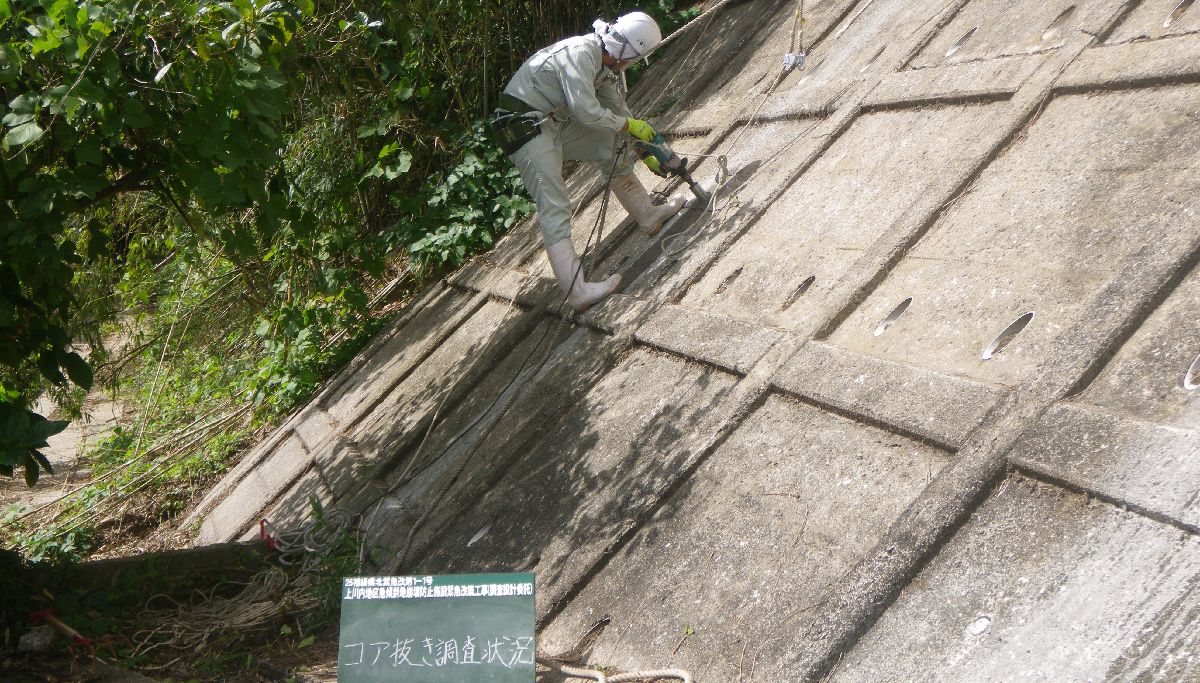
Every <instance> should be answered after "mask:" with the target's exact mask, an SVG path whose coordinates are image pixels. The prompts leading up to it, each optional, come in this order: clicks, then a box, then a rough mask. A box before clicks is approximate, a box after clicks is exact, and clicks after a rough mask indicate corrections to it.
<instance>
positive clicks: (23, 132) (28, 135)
mask: <svg viewBox="0 0 1200 683" xmlns="http://www.w3.org/2000/svg"><path fill="white" fill-rule="evenodd" d="M44 133H45V131H43V130H42V129H41V127H40V126H38V125H37V123H36V122H34V121H29V122H28V123H22V124H21V125H19V126H17V127H16V128H13V129H11V130H9V131H8V133H7V134H6V135H5V136H4V143H3V144H4V147H5V149H12V148H14V147H23V146H25V145H28V144H30V143H32V142H37V141H38V140H39V139H40V138H41V137H42V135H43V134H44Z"/></svg>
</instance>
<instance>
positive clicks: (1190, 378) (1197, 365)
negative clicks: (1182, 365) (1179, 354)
mask: <svg viewBox="0 0 1200 683" xmlns="http://www.w3.org/2000/svg"><path fill="white" fill-rule="evenodd" d="M1183 388H1184V389H1187V390H1188V391H1194V390H1196V389H1200V356H1196V360H1194V361H1192V367H1190V368H1188V371H1187V374H1186V375H1184V376H1183Z"/></svg>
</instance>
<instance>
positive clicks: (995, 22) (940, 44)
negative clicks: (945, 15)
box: [911, 0, 1124, 69]
mask: <svg viewBox="0 0 1200 683" xmlns="http://www.w3.org/2000/svg"><path fill="white" fill-rule="evenodd" d="M1123 4H1124V3H1123V2H1122V1H1121V0H1049V1H1047V0H971V2H970V3H968V4H967V6H966V7H964V8H963V9H962V11H961V12H959V14H958V16H956V17H955V18H954V21H952V22H950V23H949V24H948V25H947V26H946V27H945V28H944V29H942V31H941V32H940V33H938V35H937V37H935V38H934V39H933V40H932V41H930V43H929V45H927V46H926V47H925V49H924V50H922V51H921V53H920V54H919V55H917V57H916V58H915V59H914V60H913V61H912V64H911V67H912V68H916V69H923V68H928V67H933V66H939V65H943V64H954V63H957V62H970V61H976V60H980V59H994V58H996V57H1006V56H1009V55H1020V54H1032V53H1035V52H1045V51H1046V50H1053V49H1056V48H1058V47H1062V45H1063V44H1064V41H1065V39H1066V38H1067V36H1068V35H1070V34H1075V33H1078V32H1079V31H1086V32H1088V33H1092V34H1095V33H1097V32H1099V31H1100V29H1102V28H1104V26H1105V25H1106V24H1107V22H1108V21H1109V20H1110V19H1111V18H1112V17H1113V16H1114V15H1115V14H1116V13H1117V11H1118V10H1120V9H1121V6H1122V5H1123Z"/></svg>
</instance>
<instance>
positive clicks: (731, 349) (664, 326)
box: [637, 305, 783, 375]
mask: <svg viewBox="0 0 1200 683" xmlns="http://www.w3.org/2000/svg"><path fill="white" fill-rule="evenodd" d="M782 337H783V334H782V333H781V332H780V331H778V330H774V329H771V328H765V327H758V326H757V325H749V324H747V323H744V322H741V321H738V320H733V319H731V318H726V317H724V316H719V315H712V314H710V313H705V312H704V311H696V310H692V309H687V308H681V307H679V306H671V305H667V306H662V307H660V308H659V309H657V310H656V311H655V312H654V314H653V315H651V317H650V319H649V320H647V321H646V322H645V324H643V325H642V326H641V327H640V328H638V331H637V339H638V341H641V342H643V343H646V344H650V345H651V346H654V347H657V348H660V349H666V350H669V351H674V352H675V353H678V354H680V355H683V356H687V357H688V358H693V359H695V360H698V361H701V362H704V363H712V364H713V365H716V366H718V367H721V368H724V369H726V370H729V371H730V372H736V373H738V374H739V375H745V374H746V373H748V372H750V368H752V367H753V366H754V363H755V362H757V361H758V359H760V358H762V357H763V355H765V354H766V353H767V351H768V350H769V349H770V348H771V347H772V346H773V345H774V344H775V343H776V342H777V341H779V340H780V339H781V338H782Z"/></svg>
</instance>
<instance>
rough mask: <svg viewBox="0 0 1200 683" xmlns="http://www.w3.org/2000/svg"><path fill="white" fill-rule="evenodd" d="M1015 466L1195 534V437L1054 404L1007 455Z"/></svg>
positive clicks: (1198, 463) (1199, 487)
mask: <svg viewBox="0 0 1200 683" xmlns="http://www.w3.org/2000/svg"><path fill="white" fill-rule="evenodd" d="M1009 457H1010V458H1011V460H1012V461H1013V462H1014V463H1016V464H1017V465H1018V466H1020V467H1024V468H1027V469H1029V470H1031V471H1033V472H1036V473H1038V474H1041V475H1044V476H1046V477H1047V478H1051V479H1054V480H1057V481H1062V482H1066V483H1067V484H1070V485H1072V486H1075V487H1078V488H1080V489H1083V490H1086V491H1091V492H1094V493H1096V494H1098V495H1101V496H1104V497H1105V498H1106V499H1108V500H1110V501H1114V502H1117V503H1120V504H1122V505H1128V506H1129V507H1132V508H1134V509H1137V510H1139V511H1141V512H1143V513H1145V514H1148V515H1153V516H1158V517H1160V518H1165V519H1169V520H1172V521H1173V522H1174V523H1176V524H1179V525H1181V526H1184V527H1190V528H1191V529H1192V530H1193V532H1195V531H1196V530H1200V431H1196V430H1194V429H1179V428H1177V427H1165V426H1162V425H1155V424H1148V423H1146V422H1140V421H1137V420H1130V419H1127V418H1123V417H1118V416H1115V415H1112V414H1109V413H1104V412H1101V411H1100V410H1097V409H1095V408H1092V407H1090V406H1087V405H1086V404H1080V405H1076V404H1065V405H1056V406H1054V407H1053V408H1051V409H1050V410H1049V411H1047V413H1046V415H1045V416H1044V417H1043V418H1042V419H1041V420H1039V421H1038V423H1037V424H1036V425H1034V426H1033V427H1031V428H1030V429H1029V430H1028V431H1026V432H1025V433H1024V434H1023V435H1022V436H1021V438H1020V440H1018V441H1017V443H1016V444H1015V445H1014V446H1013V450H1012V453H1011V454H1010V456H1009Z"/></svg>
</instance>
